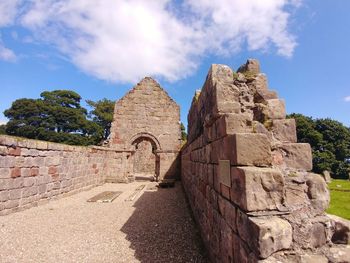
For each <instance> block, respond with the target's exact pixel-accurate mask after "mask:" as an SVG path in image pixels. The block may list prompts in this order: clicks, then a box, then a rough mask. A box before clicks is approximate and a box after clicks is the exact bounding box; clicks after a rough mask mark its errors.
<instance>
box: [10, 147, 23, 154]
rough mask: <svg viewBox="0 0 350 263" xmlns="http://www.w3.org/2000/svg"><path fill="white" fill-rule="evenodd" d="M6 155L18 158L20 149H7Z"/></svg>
mask: <svg viewBox="0 0 350 263" xmlns="http://www.w3.org/2000/svg"><path fill="white" fill-rule="evenodd" d="M8 154H9V155H13V156H20V155H21V148H20V147H14V148H13V147H9V148H8Z"/></svg>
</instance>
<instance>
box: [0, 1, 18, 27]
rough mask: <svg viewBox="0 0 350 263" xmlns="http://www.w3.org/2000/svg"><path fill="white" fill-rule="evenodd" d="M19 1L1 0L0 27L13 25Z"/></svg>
mask: <svg viewBox="0 0 350 263" xmlns="http://www.w3.org/2000/svg"><path fill="white" fill-rule="evenodd" d="M20 3H21V0H1V1H0V27H3V26H8V25H10V24H12V23H13V21H14V19H15V17H16V15H17V13H18V11H19V9H18V7H19V4H20Z"/></svg>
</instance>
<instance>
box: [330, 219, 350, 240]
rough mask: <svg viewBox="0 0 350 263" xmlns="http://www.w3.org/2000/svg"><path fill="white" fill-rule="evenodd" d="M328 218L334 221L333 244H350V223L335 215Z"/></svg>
mask: <svg viewBox="0 0 350 263" xmlns="http://www.w3.org/2000/svg"><path fill="white" fill-rule="evenodd" d="M327 216H328V217H330V218H331V219H332V225H333V228H334V233H333V235H332V242H333V243H334V244H343V245H348V244H350V221H349V220H346V219H344V218H341V217H338V216H335V215H327Z"/></svg>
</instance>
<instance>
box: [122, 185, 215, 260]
mask: <svg viewBox="0 0 350 263" xmlns="http://www.w3.org/2000/svg"><path fill="white" fill-rule="evenodd" d="M134 207H135V208H136V210H135V211H134V213H133V214H132V216H131V217H130V218H129V220H128V221H127V222H126V223H125V224H124V226H123V227H122V229H121V231H122V232H123V233H125V234H126V235H127V236H126V239H127V240H128V241H129V242H130V243H131V245H130V247H131V248H132V249H133V250H134V251H135V258H137V259H138V260H140V261H141V262H143V263H150V262H152V263H153V262H177V263H178V262H208V261H207V257H206V255H205V253H204V252H205V250H204V248H203V245H202V242H201V239H200V236H199V233H198V230H197V228H196V226H195V224H194V222H193V219H192V217H191V216H190V212H189V207H188V205H187V202H186V199H185V197H184V192H183V189H182V187H181V183H180V182H177V183H176V187H175V188H164V189H163V188H159V189H157V190H153V191H150V190H146V191H145V192H143V194H142V195H141V196H140V197H139V199H138V200H137V201H136V202H135V204H134Z"/></svg>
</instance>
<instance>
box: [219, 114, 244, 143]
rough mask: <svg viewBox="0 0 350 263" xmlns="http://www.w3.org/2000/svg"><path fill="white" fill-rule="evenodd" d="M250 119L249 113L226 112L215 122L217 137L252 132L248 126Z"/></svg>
mask: <svg viewBox="0 0 350 263" xmlns="http://www.w3.org/2000/svg"><path fill="white" fill-rule="evenodd" d="M248 121H249V116H248V115H247V114H242V113H239V114H237V113H231V114H225V115H224V116H222V117H220V118H219V119H218V120H217V121H216V122H215V127H216V136H217V138H218V139H219V138H222V137H224V136H227V135H229V134H235V133H246V132H250V131H251V127H248Z"/></svg>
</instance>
